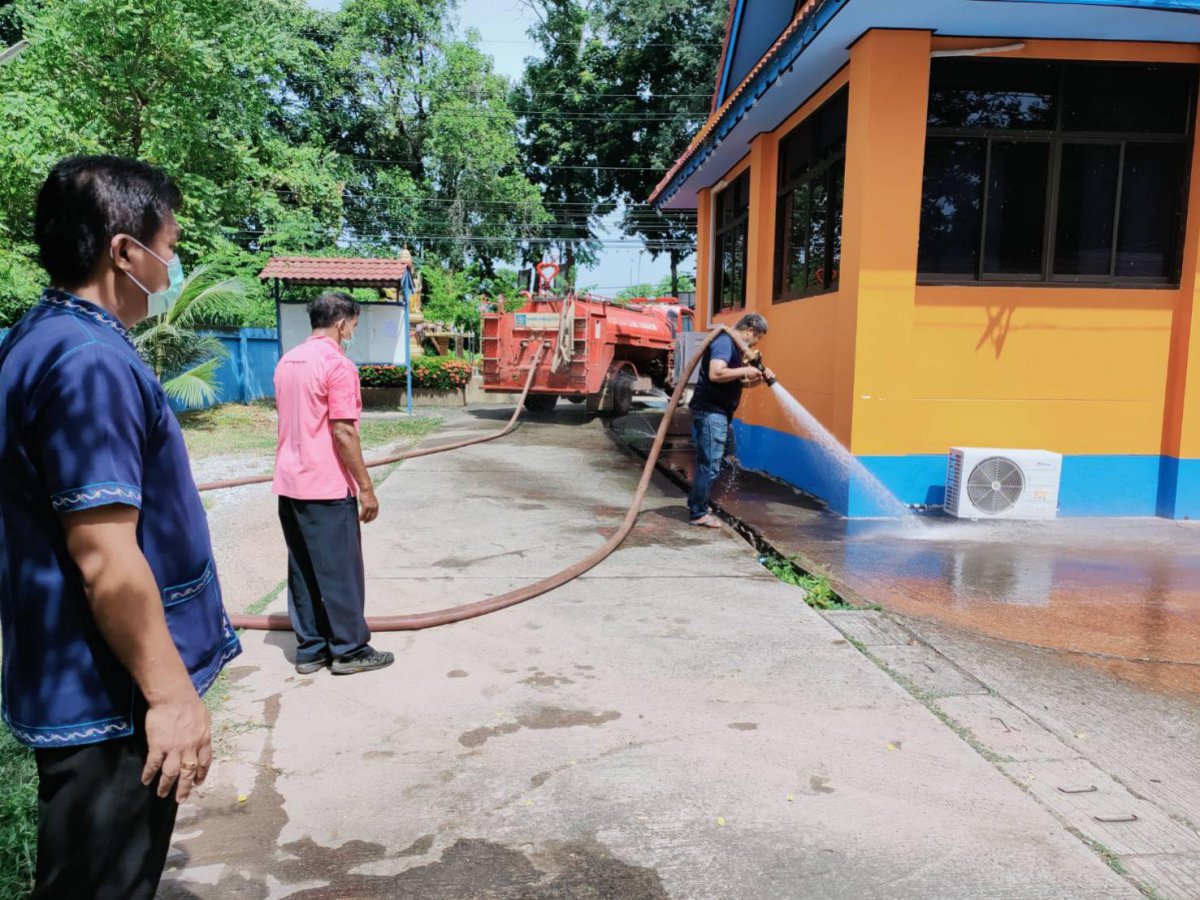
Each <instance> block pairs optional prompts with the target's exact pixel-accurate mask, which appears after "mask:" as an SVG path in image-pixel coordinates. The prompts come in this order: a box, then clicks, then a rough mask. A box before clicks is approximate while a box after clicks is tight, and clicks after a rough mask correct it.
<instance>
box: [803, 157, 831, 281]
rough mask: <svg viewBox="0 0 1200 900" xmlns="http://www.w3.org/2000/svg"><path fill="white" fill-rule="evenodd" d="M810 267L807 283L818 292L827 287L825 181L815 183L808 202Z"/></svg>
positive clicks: (827, 209)
mask: <svg viewBox="0 0 1200 900" xmlns="http://www.w3.org/2000/svg"><path fill="white" fill-rule="evenodd" d="M808 210H809V211H808V266H807V269H808V271H807V277H806V278H805V283H806V284H808V285H811V286H812V287H814V288H816V289H817V290H823V289H824V287H825V262H826V260H825V244H826V240H827V237H828V235H827V234H826V226H827V225H828V224H829V223H828V221H827V220H826V216H828V215H829V191H828V189H827V186H826V184H825V182H824V180H821V181H814V182H813V183H812V191H811V193H810V194H809V200H808Z"/></svg>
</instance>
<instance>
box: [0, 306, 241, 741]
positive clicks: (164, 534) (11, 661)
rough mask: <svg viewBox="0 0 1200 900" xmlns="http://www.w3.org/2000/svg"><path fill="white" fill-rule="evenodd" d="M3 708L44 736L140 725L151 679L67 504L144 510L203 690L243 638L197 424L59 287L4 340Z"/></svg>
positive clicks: (23, 737)
mask: <svg viewBox="0 0 1200 900" xmlns="http://www.w3.org/2000/svg"><path fill="white" fill-rule="evenodd" d="M0 473H2V477H0V625H2V627H3V638H4V647H3V664H4V668H3V679H2V684H0V689H2V694H3V705H2V709H3V717H4V721H5V722H6V723H7V724H8V726H9V728H11V729H12V732H13V734H14V735H15V736H16V738H17V740H19V741H21V742H22V743H23V744H26V745H28V746H31V747H42V748H44V747H69V746H74V745H79V744H91V743H96V742H99V741H104V740H108V739H110V738H117V737H124V736H126V735H129V734H131V733H132V732H133V708H134V699H135V696H136V688H135V685H134V682H133V679H132V677H131V676H130V675H129V673H128V672H127V671H126V670H125V668H124V667H123V666H122V665H121V664H120V662H119V661H118V660H117V658H116V657H115V655H114V654H113V652H112V651H111V650H110V649H109V647H108V645H107V644H106V643H105V641H104V639H103V637H102V636H101V634H100V631H99V629H98V628H97V626H96V623H95V620H94V619H93V618H92V614H91V609H90V607H89V605H88V602H87V598H86V597H85V595H84V591H83V585H82V582H81V580H80V575H79V571H78V569H77V568H76V567H75V564H74V563H73V561H72V560H71V557H70V556H69V554H68V552H67V546H66V538H65V533H64V530H63V527H62V522H61V519H60V517H61V516H62V515H64V514H65V513H70V512H75V511H77V510H83V509H90V508H92V507H96V506H106V505H111V504H122V505H125V506H132V507H134V508H135V509H138V510H140V515H139V517H138V542H139V544H140V546H141V548H142V552H143V553H144V554H145V556H146V559H147V561H148V562H149V564H150V568H151V570H152V571H153V572H154V577H155V579H156V581H157V582H158V585H159V587H160V589H161V591H162V601H163V607H164V612H165V614H166V619H167V627H168V629H169V630H170V632H171V636H172V638H174V641H175V646H176V647H177V648H178V649H179V653H180V656H182V658H183V661H184V663H185V665H186V666H187V669H188V672H189V673H190V675H191V677H192V681H193V683H194V684H195V686H196V690H197V691H199V692H200V693H201V694H203V693H204V692H205V691H206V690H207V689H208V688H209V686H210V685H211V684H212V683H213V681H214V680H215V679H216V677H217V675H218V674H219V673H220V671H221V669H222V667H223V666H224V665H225V663H226V662H228V661H229V660H230V659H232V658H233V657H235V656H237V654H238V653H240V652H241V646H240V644H239V643H238V639H237V635H236V634H235V632H234V630H233V628H232V627H231V626H230V623H229V618H228V616H227V615H226V613H225V608H224V605H223V604H222V602H221V589H220V586H219V584H218V582H217V572H216V567H215V565H214V564H213V558H212V543H211V540H210V538H209V533H208V522H207V520H206V518H205V515H204V507H203V505H202V504H201V503H200V495H199V494H198V493H197V492H196V485H195V482H194V481H193V479H192V474H191V469H190V467H189V465H188V457H187V449H186V448H185V446H184V443H183V433H182V432H181V431H180V428H179V423H178V422H177V421H176V419H175V415H174V413H172V412H171V409H170V406H169V405H168V404H167V397H166V394H165V393H164V392H163V389H162V386H161V385H160V384H159V383H158V380H157V379H156V378H155V377H154V373H153V372H151V371H150V369H149V367H147V366H146V364H145V363H144V362H142V360H141V358H140V357H139V356H138V354H137V351H136V350H134V348H133V345H132V343H130V340H129V337H128V335H127V334H126V331H125V329H124V327H123V326H122V325H121V323H120V322H119V321H118V320H117V319H116V318H114V317H113V316H111V315H110V314H109V313H108V312H106V311H105V310H103V309H101V308H100V307H98V306H94V305H93V304H91V303H88V302H86V301H84V300H81V299H79V298H78V297H74V296H72V295H70V294H66V293H63V292H61V291H56V290H47V291H46V292H45V293H44V294H43V295H42V298H41V301H40V302H39V303H38V305H37V306H35V307H34V308H33V309H32V310H30V311H29V312H28V313H27V314H26V315H25V317H24V318H23V319H22V320H21V321H20V322H18V323H17V325H16V326H15V327H14V328H13V329H12V330H11V331H10V332H9V333H8V336H7V337H6V338H5V340H4V343H3V344H0Z"/></svg>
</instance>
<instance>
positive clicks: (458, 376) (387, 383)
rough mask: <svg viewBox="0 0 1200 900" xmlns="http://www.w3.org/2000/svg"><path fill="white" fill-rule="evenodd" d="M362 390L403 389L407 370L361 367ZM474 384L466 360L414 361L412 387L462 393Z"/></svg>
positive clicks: (393, 367) (401, 368)
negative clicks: (375, 388)
mask: <svg viewBox="0 0 1200 900" xmlns="http://www.w3.org/2000/svg"><path fill="white" fill-rule="evenodd" d="M358 377H359V381H360V383H361V384H362V386H363V387H379V388H402V387H404V385H405V368H404V366H362V367H360V368H359V370H358ZM470 380H471V364H470V363H469V362H467V361H466V360H465V359H455V358H454V357H446V356H421V357H418V358H417V359H415V360H413V387H414V388H423V389H426V390H433V391H457V390H462V389H463V388H464V387H466V385H467V384H468V382H470Z"/></svg>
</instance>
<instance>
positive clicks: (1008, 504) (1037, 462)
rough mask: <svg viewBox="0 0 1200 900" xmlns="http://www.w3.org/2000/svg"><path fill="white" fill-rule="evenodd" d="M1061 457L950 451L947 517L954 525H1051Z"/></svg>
mask: <svg viewBox="0 0 1200 900" xmlns="http://www.w3.org/2000/svg"><path fill="white" fill-rule="evenodd" d="M1061 478H1062V454H1059V453H1051V452H1050V451H1048V450H994V449H988V448H983V447H951V448H950V458H949V461H948V464H947V467H946V507H945V508H946V512H947V513H948V514H949V515H951V516H954V517H955V518H958V519H1053V518H1055V517H1056V516H1057V515H1058V485H1059V481H1060V480H1061Z"/></svg>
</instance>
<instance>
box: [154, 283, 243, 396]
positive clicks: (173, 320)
mask: <svg viewBox="0 0 1200 900" xmlns="http://www.w3.org/2000/svg"><path fill="white" fill-rule="evenodd" d="M247 295H248V290H247V288H246V284H245V282H243V281H242V280H241V279H239V278H227V279H224V280H221V281H214V280H213V279H212V278H211V277H210V276H209V267H208V266H197V267H196V268H195V269H194V270H193V271H192V273H191V274H190V275H188V277H187V279H186V280H185V281H184V283H183V291H182V293H180V295H179V299H177V300H176V301H175V302H174V303H173V304H172V305H171V308H170V309H168V310H167V311H166V312H165V313H163V314H162V315H160V316H154V317H152V318H150V319H147V320H146V321H145V322H143V323H142V324H141V325H139V326H138V327H137V328H136V329H135V330H134V333H133V342H134V346H135V347H137V350H138V353H140V354H141V355H142V359H144V360H145V361H146V363H147V364H148V365H149V366H150V368H152V369H153V370H154V374H155V375H157V376H158V380H159V381H161V382H162V386H163V390H164V391H166V392H167V396H168V397H170V398H171V399H172V400H175V401H176V402H178V403H180V404H182V405H183V406H185V407H187V408H196V407H200V406H205V405H208V404H210V403H213V402H215V401H216V400H217V390H216V380H217V369H218V368H220V366H221V363H222V362H223V361H224V360H225V359H227V358H228V356H229V351H228V350H226V349H225V347H224V346H222V344H221V342H220V340H218V339H217V338H216V337H214V336H213V335H210V334H200V333H199V332H198V331H196V328H197V327H199V326H201V325H202V324H203V323H204V322H205V320H206V319H210V318H211V317H212V315H213V314H214V313H218V312H220V313H224V314H226V315H228V314H229V313H237V312H238V311H240V310H241V309H244V308H245V305H246V302H247Z"/></svg>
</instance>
